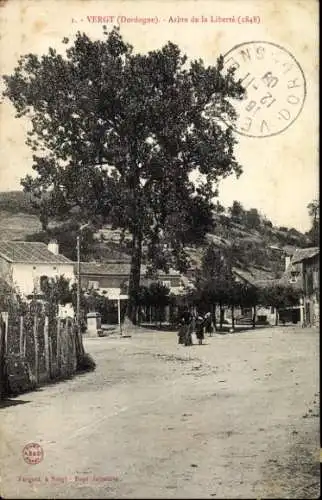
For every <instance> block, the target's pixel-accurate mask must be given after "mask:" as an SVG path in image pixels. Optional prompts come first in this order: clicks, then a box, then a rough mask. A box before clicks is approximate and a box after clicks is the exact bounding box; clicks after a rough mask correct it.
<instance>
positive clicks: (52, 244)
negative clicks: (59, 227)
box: [47, 240, 59, 255]
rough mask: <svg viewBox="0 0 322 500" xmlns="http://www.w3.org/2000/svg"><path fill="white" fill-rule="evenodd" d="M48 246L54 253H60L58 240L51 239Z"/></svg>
mask: <svg viewBox="0 0 322 500" xmlns="http://www.w3.org/2000/svg"><path fill="white" fill-rule="evenodd" d="M47 248H48V250H49V251H50V252H51V253H53V254H54V255H58V254H59V245H58V243H57V240H50V242H49V243H48V247H47Z"/></svg>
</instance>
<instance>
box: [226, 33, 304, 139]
mask: <svg viewBox="0 0 322 500" xmlns="http://www.w3.org/2000/svg"><path fill="white" fill-rule="evenodd" d="M229 68H235V73H234V78H235V79H236V80H240V81H241V84H242V86H243V87H244V88H245V89H246V93H245V96H244V98H243V99H242V100H237V99H234V100H233V106H234V108H235V110H236V113H237V120H236V121H235V122H234V123H230V124H229V125H231V126H232V128H233V129H234V130H235V131H236V132H238V133H239V134H241V135H245V136H248V137H257V138H260V137H269V136H272V135H277V134H280V133H281V132H283V131H284V130H286V129H287V128H288V127H290V125H292V123H294V121H295V120H296V119H297V117H298V116H299V114H300V113H301V111H302V109H303V106H304V101H305V97H306V81H305V76H304V73H303V70H302V68H301V66H300V64H299V63H298V61H297V60H296V59H295V57H294V56H293V55H292V54H291V53H290V52H288V51H287V50H286V49H284V48H283V47H281V46H280V45H277V44H276V43H272V42H253V41H252V42H245V43H241V44H239V45H236V46H235V47H233V48H232V49H231V50H229V51H228V52H227V53H226V54H225V55H224V69H225V70H228V69H229Z"/></svg>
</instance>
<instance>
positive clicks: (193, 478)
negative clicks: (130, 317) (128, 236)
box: [0, 327, 320, 498]
mask: <svg viewBox="0 0 322 500" xmlns="http://www.w3.org/2000/svg"><path fill="white" fill-rule="evenodd" d="M205 343H206V345H203V346H198V345H193V346H191V347H184V346H181V345H178V344H177V339H176V334H175V333H171V332H153V331H151V330H150V331H142V330H141V331H139V332H137V333H135V334H134V335H133V336H132V338H123V339H120V338H118V337H116V336H115V337H114V338H113V337H108V338H97V339H86V340H85V347H86V350H87V351H88V352H90V353H91V354H92V356H93V357H94V358H95V360H96V363H97V369H96V370H95V372H92V373H88V374H84V375H80V376H77V377H75V378H74V379H72V380H68V381H65V382H61V383H59V384H55V385H51V386H47V387H43V388H41V389H40V390H38V391H36V392H32V393H27V394H23V395H21V396H19V397H18V398H14V399H12V400H11V403H7V404H6V405H4V406H3V407H2V408H0V443H1V445H0V446H1V447H0V467H1V469H0V470H1V483H0V489H1V495H2V497H3V498H95V497H96V498H97V497H98V498H216V497H217V498H267V497H270V498H317V497H318V496H319V452H320V444H319V415H318V411H319V399H318V390H319V368H318V367H319V360H318V357H319V333H318V331H317V330H314V329H299V328H295V327H285V328H263V329H256V330H255V331H253V330H250V331H245V332H238V333H235V334H226V335H219V334H216V335H214V336H212V337H211V338H209V337H207V338H206V339H205ZM30 442H35V443H38V444H40V445H41V446H42V449H43V452H44V458H43V460H42V461H41V462H40V463H39V464H36V465H29V464H27V463H25V461H24V459H23V456H22V449H23V447H24V446H25V445H26V444H27V443H30Z"/></svg>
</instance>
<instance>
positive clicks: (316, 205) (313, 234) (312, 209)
mask: <svg viewBox="0 0 322 500" xmlns="http://www.w3.org/2000/svg"><path fill="white" fill-rule="evenodd" d="M307 208H308V211H309V216H310V218H311V229H310V230H309V231H308V233H307V235H308V237H309V238H310V240H311V243H312V245H313V246H320V201H319V200H313V201H312V202H311V203H309V204H308V206H307Z"/></svg>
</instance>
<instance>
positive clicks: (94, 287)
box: [88, 281, 100, 290]
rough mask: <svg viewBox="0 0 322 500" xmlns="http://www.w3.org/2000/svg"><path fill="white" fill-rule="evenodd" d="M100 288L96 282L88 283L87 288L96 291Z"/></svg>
mask: <svg viewBox="0 0 322 500" xmlns="http://www.w3.org/2000/svg"><path fill="white" fill-rule="evenodd" d="M99 287H100V284H99V282H98V281H89V282H88V288H92V289H93V290H98V289H99Z"/></svg>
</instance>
